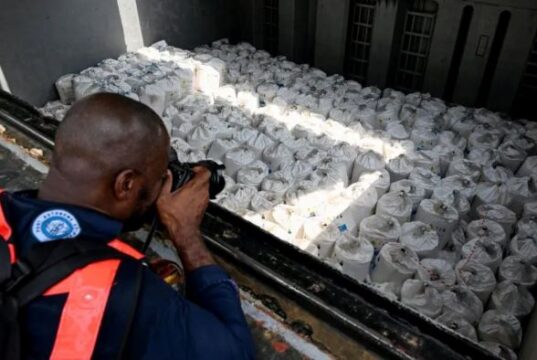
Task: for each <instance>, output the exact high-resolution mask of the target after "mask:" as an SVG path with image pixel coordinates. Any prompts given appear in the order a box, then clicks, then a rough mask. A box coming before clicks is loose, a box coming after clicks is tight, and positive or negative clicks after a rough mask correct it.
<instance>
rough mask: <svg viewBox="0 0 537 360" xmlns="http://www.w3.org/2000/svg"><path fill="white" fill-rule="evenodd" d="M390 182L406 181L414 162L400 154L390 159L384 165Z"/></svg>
mask: <svg viewBox="0 0 537 360" xmlns="http://www.w3.org/2000/svg"><path fill="white" fill-rule="evenodd" d="M386 169H387V170H388V172H389V173H390V178H391V180H392V181H394V182H395V181H398V180H402V179H407V178H408V176H409V175H410V172H412V170H413V169H414V162H413V161H412V160H410V159H409V158H408V156H406V155H404V154H401V155H399V156H397V157H396V158H393V159H391V160H390V161H389V162H388V164H387V165H386Z"/></svg>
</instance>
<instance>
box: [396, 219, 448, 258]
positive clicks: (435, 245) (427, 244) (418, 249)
mask: <svg viewBox="0 0 537 360" xmlns="http://www.w3.org/2000/svg"><path fill="white" fill-rule="evenodd" d="M399 242H400V243H401V244H403V245H406V246H408V247H409V248H410V249H412V250H414V252H415V253H416V254H417V255H418V256H419V257H420V258H421V257H434V256H435V255H436V253H437V252H438V251H439V250H440V249H439V245H440V244H439V239H438V233H437V232H436V230H435V229H434V227H433V226H432V225H429V224H424V223H422V222H420V221H413V222H409V223H406V224H403V226H402V227H401V236H400V238H399Z"/></svg>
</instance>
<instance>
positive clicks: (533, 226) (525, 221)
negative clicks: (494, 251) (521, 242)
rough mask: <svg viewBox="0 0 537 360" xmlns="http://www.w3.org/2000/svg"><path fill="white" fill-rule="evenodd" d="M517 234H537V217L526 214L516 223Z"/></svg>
mask: <svg viewBox="0 0 537 360" xmlns="http://www.w3.org/2000/svg"><path fill="white" fill-rule="evenodd" d="M516 231H517V235H519V236H533V235H535V234H537V217H536V216H525V217H523V218H522V219H520V220H519V221H518V222H517V224H516Z"/></svg>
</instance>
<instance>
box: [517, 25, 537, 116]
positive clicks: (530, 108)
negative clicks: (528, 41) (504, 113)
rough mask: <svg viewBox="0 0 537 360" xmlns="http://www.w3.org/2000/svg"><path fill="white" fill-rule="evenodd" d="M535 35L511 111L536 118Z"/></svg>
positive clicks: (536, 43)
mask: <svg viewBox="0 0 537 360" xmlns="http://www.w3.org/2000/svg"><path fill="white" fill-rule="evenodd" d="M536 102H537V35H536V36H535V39H534V40H533V46H532V48H531V50H530V53H529V55H528V60H527V62H526V69H525V70H524V74H523V75H522V78H521V80H520V84H519V88H518V93H517V96H516V99H515V103H514V106H513V112H514V113H515V114H517V115H519V116H525V117H530V118H532V119H533V120H537V107H536V106H535V103H536Z"/></svg>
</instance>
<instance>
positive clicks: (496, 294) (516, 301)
mask: <svg viewBox="0 0 537 360" xmlns="http://www.w3.org/2000/svg"><path fill="white" fill-rule="evenodd" d="M534 305H535V299H534V298H533V296H532V295H531V293H530V292H529V291H528V289H527V288H526V287H524V286H519V285H515V284H513V283H512V282H510V281H502V282H500V283H499V284H498V285H496V288H495V289H494V291H493V292H492V296H491V297H490V303H489V308H490V309H496V310H499V311H501V312H505V313H508V314H512V315H514V316H516V317H517V318H519V319H520V318H524V317H525V316H528V315H529V314H531V311H532V310H533V306H534Z"/></svg>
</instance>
